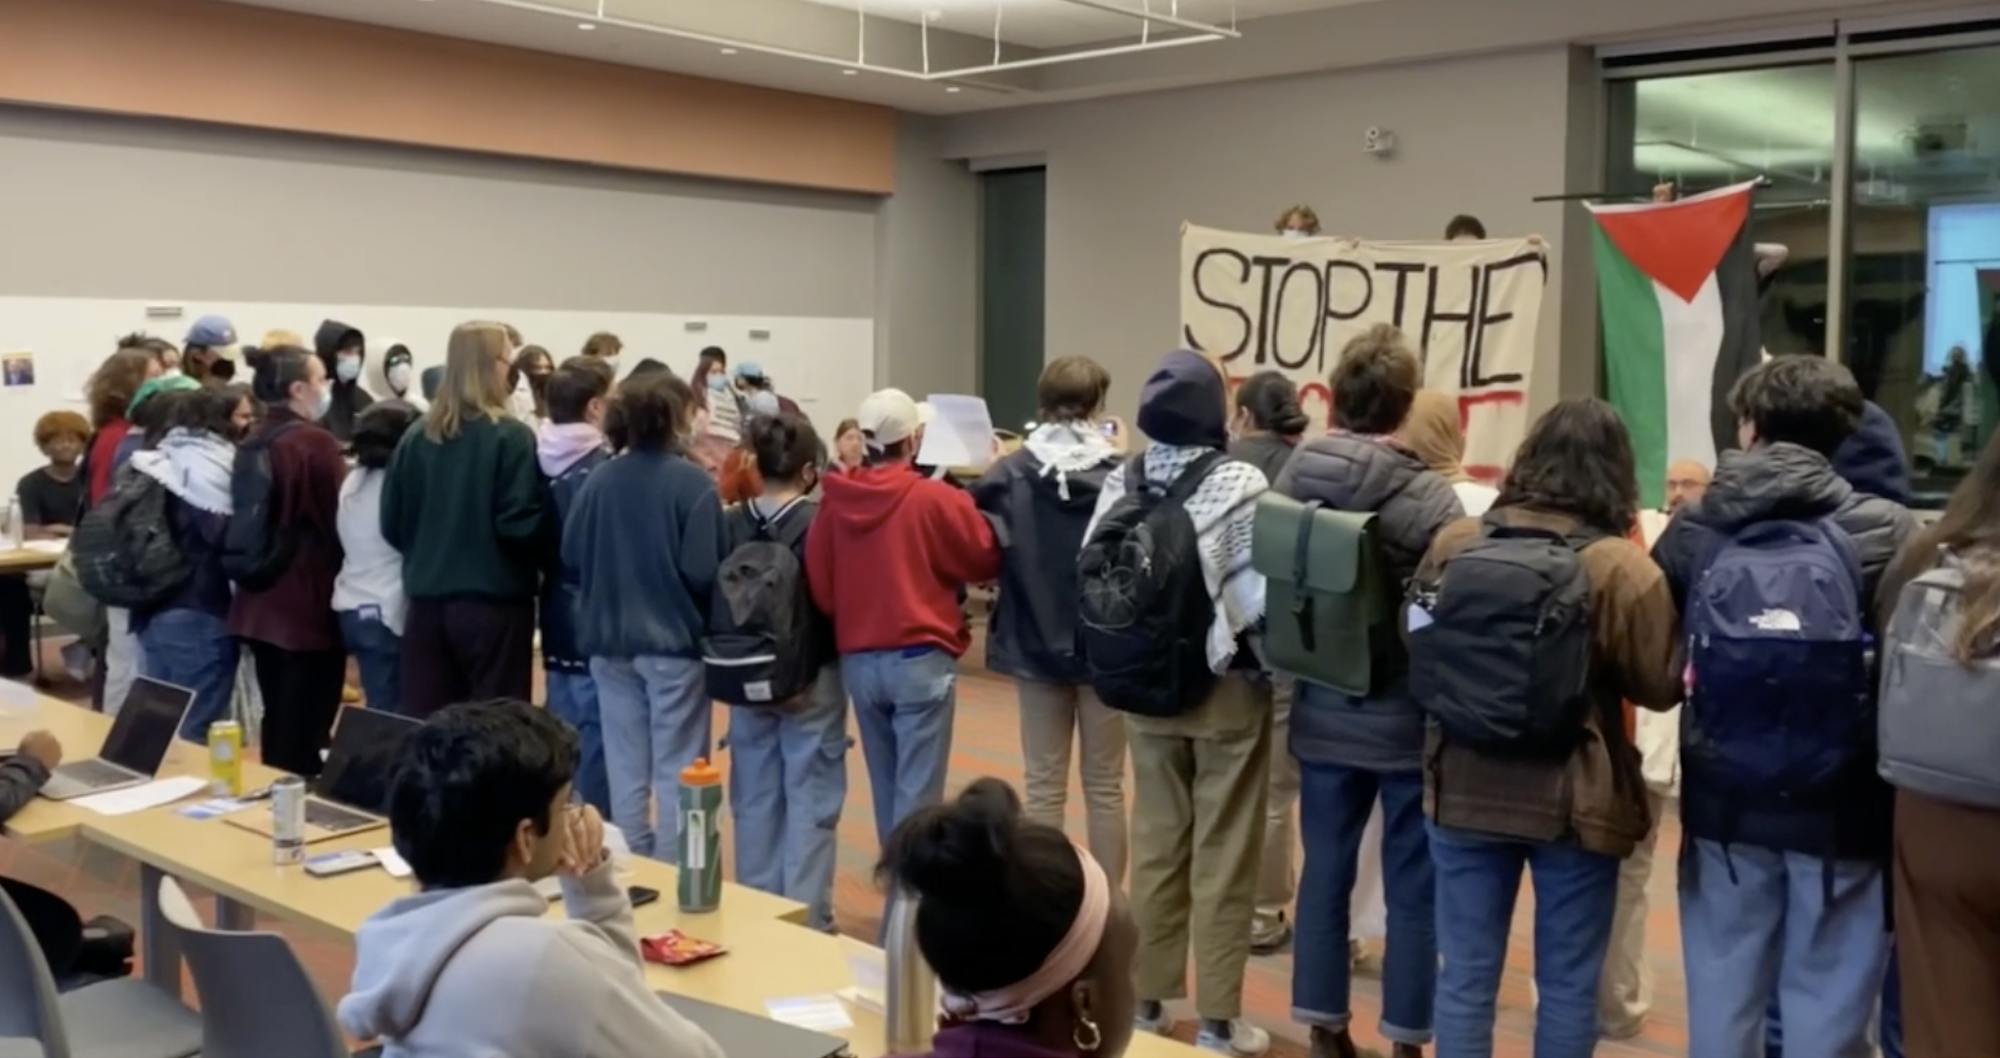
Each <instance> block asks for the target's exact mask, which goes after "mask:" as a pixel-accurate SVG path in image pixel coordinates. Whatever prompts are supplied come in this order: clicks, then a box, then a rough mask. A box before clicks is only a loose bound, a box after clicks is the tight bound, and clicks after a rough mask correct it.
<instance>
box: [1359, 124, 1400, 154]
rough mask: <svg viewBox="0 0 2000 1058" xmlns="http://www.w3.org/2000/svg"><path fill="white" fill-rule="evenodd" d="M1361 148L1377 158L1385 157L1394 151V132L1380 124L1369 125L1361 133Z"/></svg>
mask: <svg viewBox="0 0 2000 1058" xmlns="http://www.w3.org/2000/svg"><path fill="white" fill-rule="evenodd" d="M1361 149H1362V150H1363V151H1366V152H1368V153H1369V154H1372V155H1375V156H1376V157H1378V158H1384V157H1387V156H1389V155H1391V154H1393V153H1395V151H1396V134H1395V133H1393V132H1390V131H1389V130H1388V129H1385V128H1383V127H1382V126H1380V125H1370V126H1368V131H1367V132H1364V133H1362V134H1361Z"/></svg>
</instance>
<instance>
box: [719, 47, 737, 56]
mask: <svg viewBox="0 0 2000 1058" xmlns="http://www.w3.org/2000/svg"><path fill="white" fill-rule="evenodd" d="M722 54H724V55H734V54H736V49H735V48H724V49H722Z"/></svg>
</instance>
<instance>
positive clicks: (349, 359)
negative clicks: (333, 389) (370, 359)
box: [333, 356, 361, 382]
mask: <svg viewBox="0 0 2000 1058" xmlns="http://www.w3.org/2000/svg"><path fill="white" fill-rule="evenodd" d="M333 373H334V375H335V376H337V377H338V378H339V379H340V380H341V381H342V382H352V381H354V380H355V379H357V378H360V377H361V358H360V357H358V356H343V357H341V358H340V359H338V360H336V361H334V362H333Z"/></svg>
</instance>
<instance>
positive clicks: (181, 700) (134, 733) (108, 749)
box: [99, 676, 194, 775]
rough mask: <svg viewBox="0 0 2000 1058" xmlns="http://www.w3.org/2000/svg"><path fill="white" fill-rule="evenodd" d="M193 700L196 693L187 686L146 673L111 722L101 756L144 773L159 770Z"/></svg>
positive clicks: (135, 684)
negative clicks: (178, 685) (179, 685)
mask: <svg viewBox="0 0 2000 1058" xmlns="http://www.w3.org/2000/svg"><path fill="white" fill-rule="evenodd" d="M192 701H194V692H193V691H191V690H188V689H187V688H186V687H176V686H174V685H173V684H171V683H162V682H160V681H159V680H156V679H152V678H150V677H146V676H141V677H139V678H138V679H136V680H133V681H132V692H131V693H130V694H127V695H126V696H125V706H124V708H122V709H120V710H118V719H116V720H113V721H112V722H111V733H110V734H109V735H106V736H105V738H104V751H103V752H102V753H100V754H99V756H101V757H103V758H104V759H105V760H108V761H110V762H111V763H113V764H116V765H118V766H120V767H123V768H130V769H131V770H133V771H136V772H139V773H140V774H142V775H152V774H154V773H155V772H158V771H159V770H160V762H161V761H164V760H166V759H167V749H168V747H170V746H172V745H173V744H174V732H176V731H178V730H179V729H180V726H181V717H183V716H185V715H187V710H188V703H190V702H192Z"/></svg>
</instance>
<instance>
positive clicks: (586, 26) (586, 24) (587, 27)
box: [576, 22, 597, 33]
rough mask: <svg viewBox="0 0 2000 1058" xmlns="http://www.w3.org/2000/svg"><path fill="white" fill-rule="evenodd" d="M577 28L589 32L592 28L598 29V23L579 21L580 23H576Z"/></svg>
mask: <svg viewBox="0 0 2000 1058" xmlns="http://www.w3.org/2000/svg"><path fill="white" fill-rule="evenodd" d="M576 28H578V29H580V30H583V31H584V32H585V33H588V32H590V31H591V30H593V29H596V28H597V23H595V22H578V23H577V24H576Z"/></svg>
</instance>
